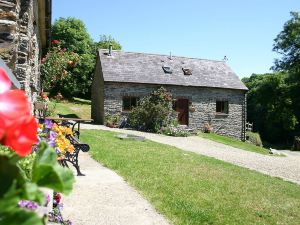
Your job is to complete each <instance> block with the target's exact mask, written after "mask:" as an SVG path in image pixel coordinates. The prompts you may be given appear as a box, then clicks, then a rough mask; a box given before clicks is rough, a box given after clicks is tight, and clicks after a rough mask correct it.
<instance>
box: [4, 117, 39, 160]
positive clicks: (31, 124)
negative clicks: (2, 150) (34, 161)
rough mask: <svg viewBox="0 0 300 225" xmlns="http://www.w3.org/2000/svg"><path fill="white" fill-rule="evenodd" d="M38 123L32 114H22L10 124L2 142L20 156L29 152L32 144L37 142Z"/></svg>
mask: <svg viewBox="0 0 300 225" xmlns="http://www.w3.org/2000/svg"><path fill="white" fill-rule="evenodd" d="M37 129H38V125H37V122H36V120H35V118H34V117H33V116H24V117H22V118H20V119H18V120H17V121H15V123H14V124H13V125H12V126H10V127H9V128H8V130H7V132H6V137H7V138H4V141H3V144H4V145H6V146H9V147H11V148H12V149H14V150H15V151H16V153H17V154H18V155H20V156H26V155H28V154H30V153H31V151H32V145H34V144H36V143H37Z"/></svg>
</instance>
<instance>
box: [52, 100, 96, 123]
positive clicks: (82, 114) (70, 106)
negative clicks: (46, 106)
mask: <svg viewBox="0 0 300 225" xmlns="http://www.w3.org/2000/svg"><path fill="white" fill-rule="evenodd" d="M51 109H54V113H53V114H54V116H56V115H57V114H58V113H59V114H63V115H65V117H71V118H82V119H90V118H91V101H89V100H84V99H79V98H74V99H73V100H72V101H70V100H69V101H66V100H64V101H61V102H57V101H51V102H50V110H51Z"/></svg>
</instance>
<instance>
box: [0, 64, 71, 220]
mask: <svg viewBox="0 0 300 225" xmlns="http://www.w3.org/2000/svg"><path fill="white" fill-rule="evenodd" d="M10 88H11V82H10V80H9V78H8V75H7V74H6V72H5V71H4V70H3V69H2V68H0V144H2V145H5V146H7V147H9V149H10V150H8V149H6V148H4V147H2V146H1V148H0V149H1V151H0V184H1V186H0V223H1V224H30V225H44V219H43V218H41V217H39V216H38V215H37V214H36V212H34V211H29V210H27V209H28V208H31V209H34V208H35V206H36V205H35V204H39V205H44V204H45V202H46V200H45V196H44V194H43V193H42V191H41V190H40V189H39V187H47V188H51V189H53V190H55V191H59V192H63V193H65V194H68V193H70V191H71V190H72V186H73V182H74V177H73V173H72V172H71V171H70V170H69V169H66V168H63V167H61V166H60V165H59V164H58V163H57V160H56V158H57V156H56V153H55V151H54V150H53V149H50V148H49V147H48V145H46V144H45V143H40V144H39V146H38V148H37V153H36V155H35V156H33V157H32V159H30V158H29V161H28V162H26V163H24V165H25V167H26V168H28V167H31V168H30V170H29V171H27V172H26V171H25V170H24V165H23V166H21V165H22V163H21V161H22V159H24V158H23V157H25V158H27V157H28V155H29V154H31V153H32V145H33V144H36V143H37V141H38V137H37V129H38V124H37V122H36V120H35V118H34V117H33V116H31V114H30V106H29V103H28V101H27V97H26V95H25V93H24V92H23V91H20V90H10ZM9 151H10V152H9ZM3 152H4V153H3ZM26 156H27V157H26Z"/></svg>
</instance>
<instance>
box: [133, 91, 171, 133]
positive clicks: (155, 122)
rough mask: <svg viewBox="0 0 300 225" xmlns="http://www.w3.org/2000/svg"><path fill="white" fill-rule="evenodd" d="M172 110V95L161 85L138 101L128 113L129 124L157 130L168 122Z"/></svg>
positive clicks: (148, 129)
mask: <svg viewBox="0 0 300 225" xmlns="http://www.w3.org/2000/svg"><path fill="white" fill-rule="evenodd" d="M171 112H172V95H171V93H169V92H168V91H167V90H166V89H165V88H163V87H161V88H159V89H158V90H156V91H153V92H152V93H151V94H150V95H149V96H146V97H144V98H142V99H141V100H140V101H139V106H137V107H135V108H133V109H132V111H131V112H130V114H129V121H130V125H131V126H133V127H135V128H137V129H142V130H145V131H150V132H158V131H159V130H160V129H161V127H162V126H163V125H165V124H168V123H169V120H170V118H169V117H170V114H171Z"/></svg>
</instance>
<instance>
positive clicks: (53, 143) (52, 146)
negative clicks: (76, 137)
mask: <svg viewBox="0 0 300 225" xmlns="http://www.w3.org/2000/svg"><path fill="white" fill-rule="evenodd" d="M47 143H48V145H49V147H51V148H54V147H55V145H56V143H55V140H50V141H48V142H47Z"/></svg>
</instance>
